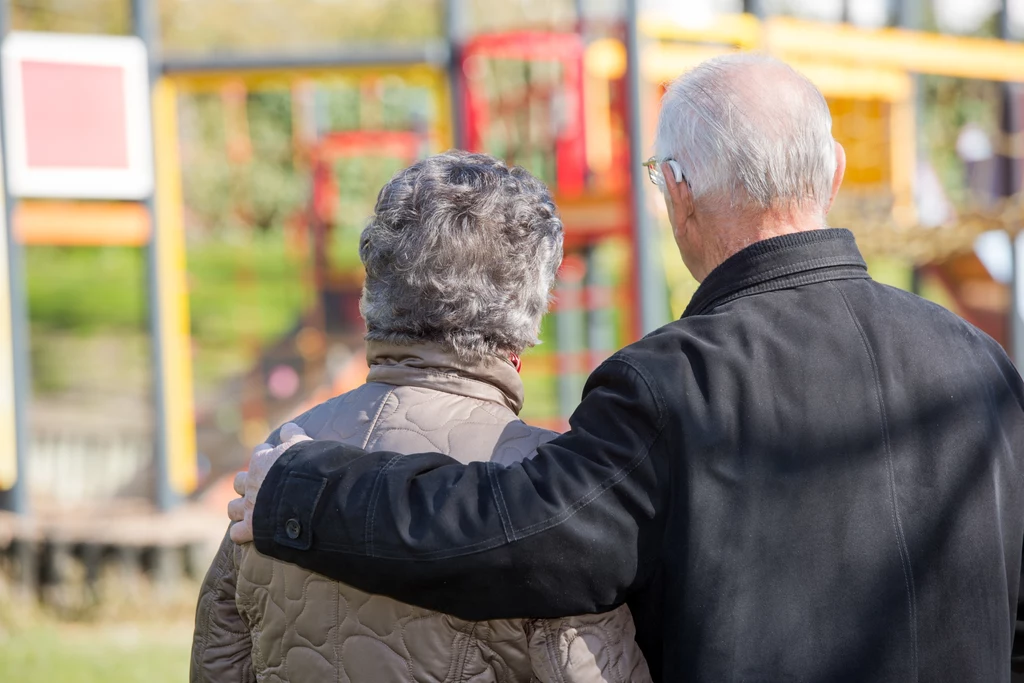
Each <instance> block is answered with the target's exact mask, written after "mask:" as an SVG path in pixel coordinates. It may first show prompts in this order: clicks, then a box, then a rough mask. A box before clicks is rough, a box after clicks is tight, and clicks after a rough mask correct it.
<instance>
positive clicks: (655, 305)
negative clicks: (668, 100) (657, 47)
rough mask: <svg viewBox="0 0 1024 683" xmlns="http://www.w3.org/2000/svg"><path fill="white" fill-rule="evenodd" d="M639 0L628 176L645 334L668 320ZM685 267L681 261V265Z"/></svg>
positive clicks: (630, 54) (629, 42) (631, 41)
mask: <svg viewBox="0 0 1024 683" xmlns="http://www.w3.org/2000/svg"><path fill="white" fill-rule="evenodd" d="M637 5H638V0H627V1H626V55H627V57H626V83H627V87H628V91H629V105H630V106H629V176H630V185H631V189H632V195H633V197H632V198H633V224H634V234H635V238H636V239H635V247H634V248H635V250H636V269H637V278H638V285H639V287H638V289H639V294H640V301H639V302H637V303H638V304H639V306H640V326H641V331H642V333H643V334H647V333H648V332H653V331H654V330H656V329H657V328H659V327H661V326H662V325H664V324H665V323H666V322H668V319H669V305H668V283H667V282H666V280H665V272H664V270H663V266H662V262H661V255H660V252H659V250H658V235H657V226H656V225H655V224H654V217H653V216H651V214H650V212H649V211H648V210H647V186H646V183H648V179H647V173H645V172H644V169H643V167H642V164H643V161H644V150H645V145H644V136H643V130H642V126H643V119H644V117H643V103H644V99H645V97H644V95H645V93H644V84H643V76H642V75H641V73H640V58H641V49H640V48H641V41H640V30H639V26H638V23H639V22H638V19H639V17H638V12H639V8H638V6H637ZM679 267H680V268H682V264H680V265H679Z"/></svg>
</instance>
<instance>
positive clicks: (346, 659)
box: [191, 343, 650, 683]
mask: <svg viewBox="0 0 1024 683" xmlns="http://www.w3.org/2000/svg"><path fill="white" fill-rule="evenodd" d="M367 360H368V361H369V363H370V372H369V376H368V377H367V383H366V384H364V385H363V386H361V387H359V388H358V389H355V390H354V391H351V392H349V393H347V394H343V395H341V396H338V397H336V398H334V399H332V400H330V401H327V402H325V403H322V404H320V405H319V406H317V407H315V408H313V409H312V410H310V411H309V412H307V413H305V414H304V415H302V416H301V417H299V418H297V419H296V420H295V422H296V423H297V424H298V425H299V426H301V427H302V428H303V429H304V430H305V431H306V433H307V434H309V435H310V436H312V437H313V438H318V439H332V440H336V441H343V442H346V443H350V444H356V445H359V446H360V447H362V448H365V449H368V450H374V451H379V450H387V451H397V452H400V453H401V452H406V453H419V452H423V451H440V452H443V453H447V454H448V455H450V456H452V457H453V458H457V459H461V460H464V461H468V460H471V459H475V457H477V456H479V454H480V453H486V452H488V451H490V453H491V457H490V459H491V460H492V461H494V462H498V463H510V462H515V461H518V460H521V459H523V458H528V457H530V456H531V455H532V454H533V452H534V450H535V449H536V448H537V446H538V445H539V444H541V443H543V442H545V441H547V440H549V439H551V438H552V437H553V436H554V434H552V433H551V432H546V431H544V430H540V429H535V428H533V427H529V426H527V425H526V424H525V423H523V422H522V421H520V420H519V419H518V417H517V414H518V412H519V409H520V408H521V406H522V402H523V385H522V382H521V381H520V379H519V375H518V374H517V373H516V371H515V369H514V368H513V366H512V365H511V363H509V362H506V361H503V360H501V359H497V358H493V359H488V360H484V361H481V362H477V363H473V364H467V363H465V362H462V361H460V360H459V359H457V358H455V357H454V356H452V355H450V354H448V353H446V352H444V351H443V350H441V349H440V348H438V347H434V346H429V345H422V346H415V347H397V346H390V345H383V344H377V343H371V344H370V346H369V348H368V351H367ZM276 439H277V433H276V432H275V433H274V434H273V435H272V436H271V440H270V441H271V443H276ZM634 633H635V631H634V626H633V620H632V617H631V616H630V613H629V610H628V608H626V607H625V606H623V607H620V608H619V609H617V610H615V611H614V612H609V613H607V614H599V615H585V616H578V617H567V618H563V619H555V620H525V619H516V620H499V621H488V622H467V621H463V620H461V619H457V618H455V617H452V616H449V615H446V614H441V613H438V612H432V611H430V610H426V609H421V608H419V607H414V606H412V605H406V604H403V603H399V602H396V601H394V600H391V599H389V598H385V597H383V596H378V595H369V594H367V593H363V592H362V591H359V590H356V589H355V588H351V587H349V586H346V585H344V584H339V583H336V582H334V581H330V580H328V579H326V578H324V577H322V576H319V575H317V574H313V573H311V572H308V571H305V570H303V569H300V568H298V567H296V566H294V565H289V564H285V563H282V562H278V561H275V560H272V559H270V558H267V557H264V556H262V555H260V554H259V553H258V552H256V550H255V548H254V547H253V545H252V544H247V545H245V546H241V547H237V546H235V545H234V544H232V543H231V542H230V541H229V540H227V539H226V538H225V541H224V542H223V543H222V545H221V548H220V550H219V551H218V554H217V557H216V559H215V560H214V562H213V565H212V566H211V568H210V571H209V573H208V574H207V576H206V580H205V582H204V584H203V588H202V591H201V593H200V597H199V605H198V608H197V612H196V629H195V637H194V640H193V646H192V663H191V680H192V681H193V682H194V683H198V682H210V683H248V682H249V681H255V680H258V681H261V682H263V681H273V682H275V683H276V682H278V681H280V682H282V683H284V682H287V683H320V682H322V681H343V682H345V683H348V682H351V683H400V682H401V683H428V682H430V683H457V682H461V683H489V682H494V683H519V682H522V683H532V682H539V683H599V682H600V683H644V682H646V681H650V674H649V673H648V669H647V664H646V662H645V661H644V658H643V655H642V654H641V653H640V650H639V648H638V647H637V645H636V643H635V642H634Z"/></svg>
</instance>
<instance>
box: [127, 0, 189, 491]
mask: <svg viewBox="0 0 1024 683" xmlns="http://www.w3.org/2000/svg"><path fill="white" fill-rule="evenodd" d="M154 5H155V3H154V2H153V1H152V0H132V28H133V32H134V33H135V35H136V36H137V37H138V38H139V40H141V41H142V42H143V43H144V44H145V46H146V55H147V57H148V59H149V85H150V88H152V87H153V86H154V84H155V83H156V81H157V79H158V78H159V77H160V65H159V60H158V57H157V55H158V54H159V49H160V42H159V29H158V26H159V25H158V23H157V15H156V8H155V7H154ZM150 106H151V107H152V105H150ZM150 118H152V111H151V112H150ZM150 144H152V143H150ZM143 203H144V204H145V206H146V211H147V213H149V220H150V239H149V245H148V246H147V247H146V273H147V289H148V297H147V298H148V302H149V327H150V340H151V341H150V344H151V349H152V353H151V359H152V366H153V410H154V414H155V419H154V420H153V425H154V432H155V433H154V439H153V443H154V452H153V458H154V464H155V467H154V468H153V469H154V472H155V482H154V491H153V495H154V499H155V502H156V506H157V508H158V509H160V510H162V511H167V510H170V509H171V508H172V507H174V505H175V504H176V503H177V502H178V501H177V498H178V496H177V495H176V494H175V492H174V490H173V489H172V488H171V482H170V462H169V453H168V447H167V405H166V397H165V394H164V382H165V378H164V368H165V367H166V366H165V364H164V362H163V360H164V358H163V354H164V349H163V338H164V335H163V330H162V325H163V316H161V311H160V305H161V303H160V296H159V290H158V287H159V270H158V268H159V265H160V259H159V253H158V251H157V250H158V247H157V244H158V240H157V238H156V235H157V231H158V230H159V229H160V225H159V224H158V222H157V213H156V191H155V190H154V191H153V193H151V194H150V195H149V197H147V198H146V199H145V200H144V202H143Z"/></svg>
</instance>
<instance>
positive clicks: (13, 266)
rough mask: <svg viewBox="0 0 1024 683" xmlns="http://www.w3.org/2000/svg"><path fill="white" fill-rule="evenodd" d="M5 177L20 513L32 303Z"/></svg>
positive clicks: (1, 8)
mask: <svg viewBox="0 0 1024 683" xmlns="http://www.w3.org/2000/svg"><path fill="white" fill-rule="evenodd" d="M10 12H11V8H10V2H8V1H7V0H0V39H2V38H6V36H7V33H8V31H10V26H11V23H10V21H11V14H10ZM2 86H3V82H2V76H0V140H4V141H5V142H6V138H4V135H5V134H6V133H5V131H6V125H7V122H6V121H5V120H4V102H3V88H2ZM0 166H2V168H3V170H2V180H3V201H4V206H3V212H4V221H5V223H6V226H5V227H6V236H7V244H6V246H7V276H8V287H9V289H8V294H9V297H10V315H11V320H10V333H11V363H12V366H13V367H12V368H11V369H10V370H11V378H12V384H13V389H14V396H13V406H12V412H13V422H14V435H13V439H12V440H13V443H14V451H15V452H14V462H15V468H16V470H15V480H14V485H13V486H12V487H11V488H10V489H8V490H0V508H2V509H6V510H11V511H13V512H15V513H17V514H19V515H27V514H28V512H29V501H28V420H27V416H28V402H29V397H30V396H31V392H32V380H31V376H30V374H29V367H30V365H29V363H30V357H29V345H28V340H29V337H28V305H27V303H26V295H25V264H24V251H23V249H22V246H21V244H19V243H18V240H17V239H16V238H15V234H14V214H15V208H16V206H17V200H16V199H15V198H14V197H12V196H11V191H10V182H9V177H8V170H7V163H6V159H5V160H4V161H3V163H2V164H0Z"/></svg>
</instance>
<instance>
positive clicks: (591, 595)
mask: <svg viewBox="0 0 1024 683" xmlns="http://www.w3.org/2000/svg"><path fill="white" fill-rule="evenodd" d="M666 422H667V411H666V405H665V402H664V400H663V398H662V396H661V394H660V393H659V392H658V389H657V385H656V384H655V382H653V381H652V378H651V377H650V374H649V373H648V372H647V371H646V370H645V369H644V367H643V365H641V364H639V363H637V362H635V361H633V360H631V359H629V358H626V357H623V356H621V355H620V356H616V357H613V358H612V359H610V360H609V361H607V362H605V363H604V364H603V365H602V366H601V367H600V368H598V369H597V370H596V371H595V372H594V374H593V375H592V376H591V378H590V379H589V381H588V382H587V386H586V387H585V389H584V398H583V401H582V403H581V404H580V406H579V408H578V409H577V411H576V412H575V413H574V415H573V416H572V418H570V428H571V429H570V431H569V432H568V433H566V434H565V435H563V436H561V437H559V438H557V439H555V440H554V441H551V442H549V443H548V444H545V445H543V446H541V448H540V449H538V453H537V455H536V456H535V457H534V458H533V459H532V460H527V461H524V462H522V463H518V464H516V465H512V466H508V467H502V466H499V465H496V464H494V463H489V462H475V463H471V464H469V465H463V464H460V463H458V462H457V461H455V460H453V459H452V458H449V457H447V456H444V455H441V454H438V453H424V454H419V455H400V454H397V453H369V454H367V453H365V452H363V451H361V450H360V449H358V448H354V447H351V446H345V445H342V444H339V443H335V442H316V441H314V442H306V443H303V444H299V445H297V446H294V447H293V448H291V449H290V450H289V451H288V452H286V453H285V454H284V455H283V456H282V458H281V459H280V460H279V461H278V463H277V464H276V465H275V466H274V467H273V468H272V469H271V471H270V472H269V474H268V475H267V479H266V481H265V482H264V484H263V487H262V489H261V490H260V494H259V496H258V499H257V502H256V509H255V514H254V516H253V528H254V536H255V541H256V548H257V549H258V550H259V551H260V552H262V553H264V554H267V555H271V556H273V557H276V558H278V559H281V560H285V561H287V562H292V563H295V564H298V565H299V566H302V567H304V568H307V569H310V570H313V571H316V572H319V573H321V574H324V575H326V576H329V577H331V578H334V579H336V580H340V581H343V582H345V583H348V584H350V585H353V586H356V587H357V588H360V589H363V590H365V591H368V592H372V593H382V594H384V595H388V596H391V597H393V598H396V599H398V600H402V601H404V602H408V603H412V604H417V605H421V606H423V607H427V608H430V609H436V610H440V611H444V612H447V613H449V614H454V615H456V616H459V617H462V618H465V619H474V620H480V619H493V618H514V617H535V618H548V617H558V616H566V615H572V614H582V613H589V612H601V611H606V610H608V609H611V608H613V607H615V606H617V605H619V604H621V603H623V602H624V601H625V600H626V597H627V595H628V594H630V593H631V591H632V590H634V589H635V588H636V587H638V586H639V585H640V584H642V583H643V582H644V581H645V580H646V578H647V574H648V573H649V572H650V570H651V568H653V567H654V566H655V564H656V563H655V562H654V560H655V558H656V557H657V555H658V553H659V552H660V550H661V543H662V537H663V527H664V517H665V510H666V508H667V504H668V498H669V494H668V490H669V472H668V467H669V462H668V457H667V455H666V452H665V449H664V445H663V443H662V442H664V441H666V439H664V438H662V435H663V432H664V431H665V427H666ZM481 455H482V456H483V455H486V454H483V453H482V454H481Z"/></svg>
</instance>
